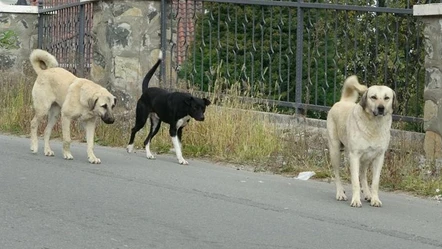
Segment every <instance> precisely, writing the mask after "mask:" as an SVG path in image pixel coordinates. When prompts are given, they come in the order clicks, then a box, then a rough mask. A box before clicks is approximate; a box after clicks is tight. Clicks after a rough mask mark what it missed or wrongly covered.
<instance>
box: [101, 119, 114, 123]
mask: <svg viewBox="0 0 442 249" xmlns="http://www.w3.org/2000/svg"><path fill="white" fill-rule="evenodd" d="M102 120H103V122H104V123H106V124H113V123H114V122H115V119H114V118H102Z"/></svg>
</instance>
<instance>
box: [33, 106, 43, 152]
mask: <svg viewBox="0 0 442 249" xmlns="http://www.w3.org/2000/svg"><path fill="white" fill-rule="evenodd" d="M42 119H43V117H42V116H40V115H38V114H35V115H34V117H33V118H32V120H31V151H32V153H37V152H38V136H37V132H38V125H39V124H40V122H41V120H42Z"/></svg>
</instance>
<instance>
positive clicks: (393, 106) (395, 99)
mask: <svg viewBox="0 0 442 249" xmlns="http://www.w3.org/2000/svg"><path fill="white" fill-rule="evenodd" d="M391 108H392V109H393V111H394V110H396V108H397V97H396V92H395V91H393V103H391Z"/></svg>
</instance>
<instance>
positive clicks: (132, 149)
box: [126, 144, 134, 153]
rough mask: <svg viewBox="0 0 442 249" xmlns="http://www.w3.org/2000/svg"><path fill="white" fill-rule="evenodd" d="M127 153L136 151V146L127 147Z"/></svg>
mask: <svg viewBox="0 0 442 249" xmlns="http://www.w3.org/2000/svg"><path fill="white" fill-rule="evenodd" d="M126 151H127V153H132V152H133V151H134V145H133V144H129V145H128V146H127V147H126Z"/></svg>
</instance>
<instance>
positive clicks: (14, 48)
mask: <svg viewBox="0 0 442 249" xmlns="http://www.w3.org/2000/svg"><path fill="white" fill-rule="evenodd" d="M37 24H38V22H37V15H36V14H16V13H0V71H2V70H6V71H8V72H17V73H29V72H30V71H29V70H31V68H30V64H29V63H28V61H29V59H28V58H29V54H30V53H31V50H32V49H34V48H36V47H37ZM5 35H8V37H9V38H7V39H6V38H5ZM2 37H3V38H2Z"/></svg>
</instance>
